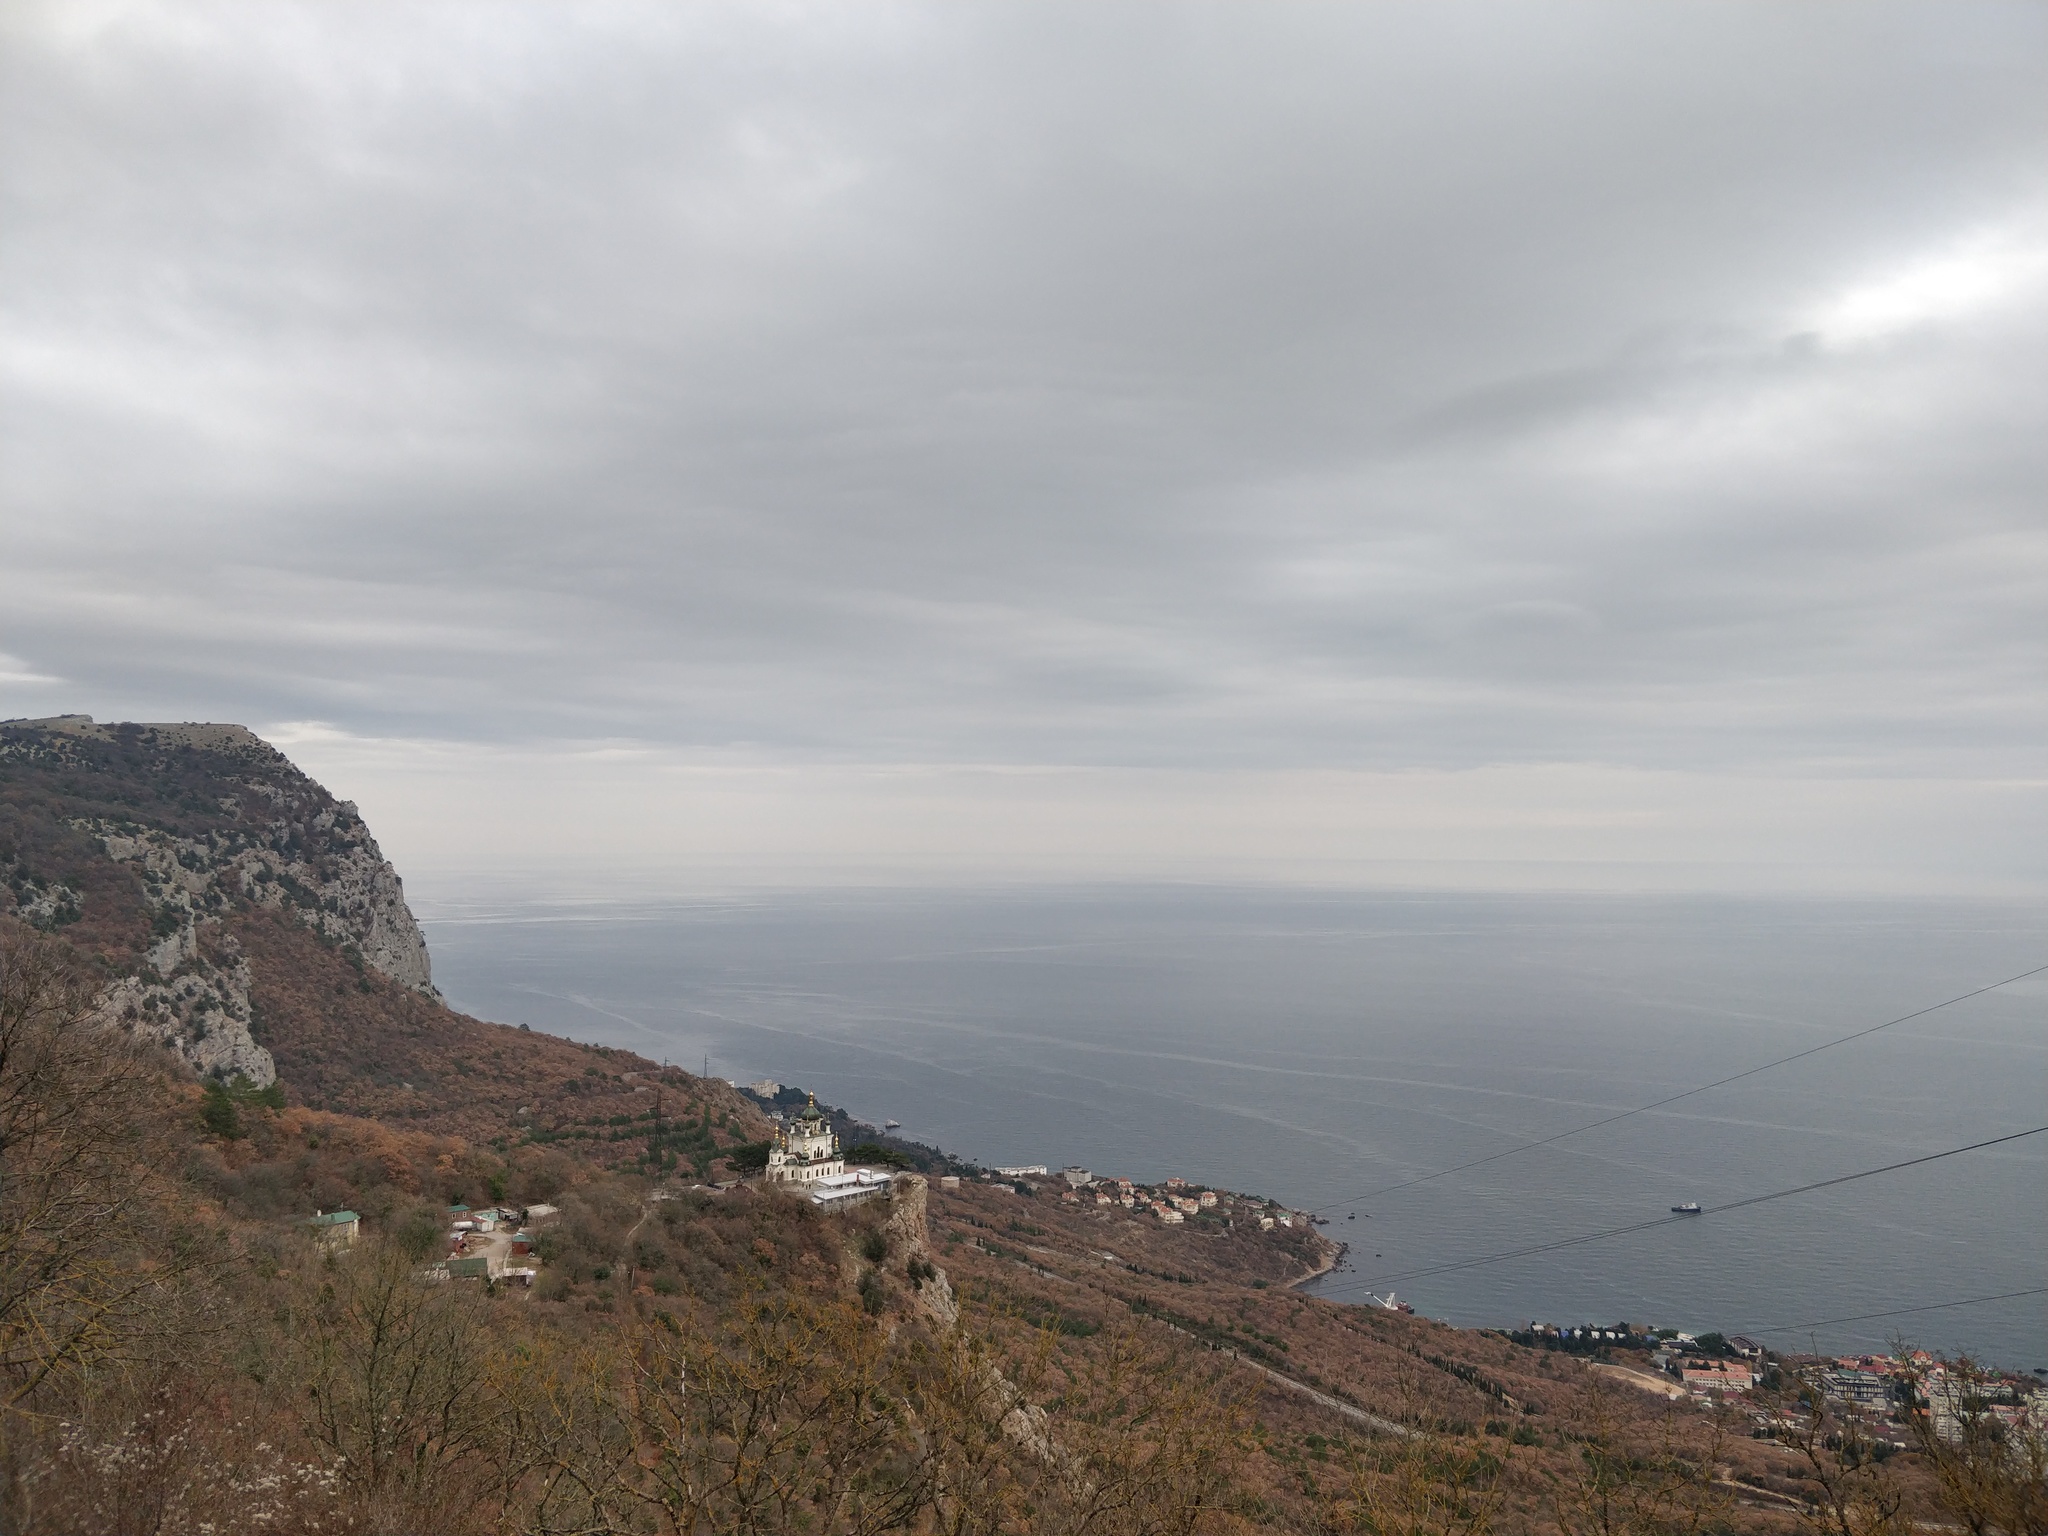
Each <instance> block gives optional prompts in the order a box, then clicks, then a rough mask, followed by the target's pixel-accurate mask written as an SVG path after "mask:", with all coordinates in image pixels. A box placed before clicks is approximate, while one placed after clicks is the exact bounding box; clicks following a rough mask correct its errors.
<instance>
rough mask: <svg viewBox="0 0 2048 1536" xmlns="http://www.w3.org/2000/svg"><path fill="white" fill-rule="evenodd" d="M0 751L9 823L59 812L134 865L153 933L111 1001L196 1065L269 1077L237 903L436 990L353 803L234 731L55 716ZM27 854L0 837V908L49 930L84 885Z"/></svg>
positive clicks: (390, 874) (133, 1023) (118, 1013)
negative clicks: (14, 788)
mask: <svg viewBox="0 0 2048 1536" xmlns="http://www.w3.org/2000/svg"><path fill="white" fill-rule="evenodd" d="M0 759H4V760H5V761H0V768H9V767H12V768H13V769H14V770H15V773H14V774H13V775H10V776H8V777H10V778H12V781H13V783H14V784H16V785H18V786H19V788H20V791H21V793H20V796H19V798H17V799H16V800H15V801H14V809H15V815H16V824H17V825H19V826H21V827H24V828H29V823H28V821H25V820H23V819H22V818H23V817H33V816H42V817H49V816H50V813H51V812H53V811H54V812H56V816H55V817H54V820H55V822H56V823H58V824H59V825H60V826H61V827H62V828H65V829H68V831H66V832H65V834H64V835H72V834H78V835H82V836H83V837H84V838H85V839H87V840H88V843H87V846H96V848H97V849H98V851H99V852H100V853H103V854H104V855H105V857H106V859H107V860H108V861H110V862H111V863H112V864H114V865H117V866H119V867H121V868H123V869H125V870H127V871H128V872H129V874H130V875H132V876H133V878H134V881H135V885H136V894H137V895H139V897H140V899H141V903H142V911H143V921H144V922H145V923H146V925H147V932H146V934H145V935H144V937H143V938H142V940H141V942H140V945H139V952H135V951H131V954H132V955H133V958H132V959H130V960H127V961H124V962H119V963H120V965H121V968H122V969H128V968H129V967H131V966H132V968H133V973H132V974H129V975H126V976H124V977H122V978H121V979H120V980H118V981H116V982H114V983H113V984H112V985H110V986H109V987H108V989H107V992H106V994H105V997H104V999H103V1002H104V1005H105V1007H106V1009H107V1011H108V1012H109V1013H110V1014H112V1015H113V1016H115V1017H117V1018H119V1019H121V1020H122V1021H123V1022H124V1023H126V1024H127V1025H129V1026H130V1027H131V1028H134V1029H137V1030H140V1031H142V1032H143V1033H145V1034H146V1035H148V1036H149V1037H150V1038H153V1039H156V1040H159V1041H161V1042H162V1043H163V1044H164V1045H166V1046H168V1047H170V1048H171V1049H173V1050H175V1051H176V1052H177V1053H178V1054H179V1055H181V1056H183V1057H184V1058H185V1059H186V1060H187V1061H189V1062H190V1063H191V1064H192V1066H193V1067H194V1068H195V1069H197V1070H198V1071H200V1072H202V1073H206V1074H209V1075H215V1076H222V1077H232V1076H235V1075H241V1076H244V1077H247V1078H249V1079H250V1080H251V1081H253V1082H256V1083H259V1084H268V1083H270V1082H271V1081H273V1080H274V1078H275V1076H276V1070H275V1067H274V1065H273V1064H272V1061H271V1058H270V1055H269V1053H268V1052H267V1051H266V1050H264V1048H263V1047H262V1046H261V1045H259V1044H258V1043H257V1041H256V1039H255V1037H254V1035H253V1034H252V1032H251V1023H252V1010H251V1005H250V984H249V968H248V965H247V963H246V962H245V961H244V960H243V959H242V957H241V954H240V950H239V948H238V946H237V945H236V944H235V942H234V940H233V939H232V938H231V937H230V936H229V935H228V934H227V932H226V929H225V928H224V926H223V924H222V919H223V917H225V916H227V915H228V914H230V913H233V912H237V911H246V910H248V909H249V908H251V907H255V908H270V909H273V910H276V911H280V912H283V913H286V914H288V915H289V916H291V917H294V918H296V919H297V920H298V921H299V922H302V923H304V924H305V925H306V926H307V927H308V928H310V929H312V930H313V931H314V932H315V933H317V934H319V935H320V937H321V938H322V939H324V940H326V941H327V942H328V943H329V944H331V945H334V946H336V947H338V948H340V949H341V950H342V951H344V952H345V953H346V954H347V955H348V956H349V957H350V959H351V961H352V962H353V963H355V964H356V965H357V966H358V967H359V968H363V967H367V968H368V969H369V970H373V971H376V972H378V973H379V974H381V975H384V976H386V977H389V978H390V979H391V980H392V981H395V982H397V983H398V984H399V985H401V986H404V987H409V988H411V989H412V990H414V991H416V992H418V993H420V994H422V995H423V996H426V997H429V998H436V999H438V997H439V994H438V993H437V992H436V991H435V990H434V983H433V972H432V967H431V964H430V962H429V960H428V957H427V944H426V939H425V938H424V937H423V936H422V935H421V933H420V928H419V924H418V923H417V922H416V921H415V920H414V919H413V915H412V911H411V909H410V908H409V907H407V905H406V902H405V890H404V887H403V885H402V884H401V883H400V882H399V878H398V874H397V872H396V871H395V870H394V869H393V868H392V867H391V865H390V863H389V862H388V861H386V859H385V858H384V855H383V853H382V851H381V850H380V849H379V848H378V847H377V842H376V839H375V838H373V837H372V836H371V835H370V831H369V828H368V827H366V826H364V825H363V820H362V817H361V815H360V814H359V813H358V812H357V810H356V807H355V806H353V805H352V804H350V803H349V802H347V801H345V800H336V799H335V798H334V797H333V796H332V795H330V794H329V793H328V792H327V791H326V790H324V789H322V788H321V787H320V786H319V785H318V784H316V783H314V782H313V780H311V779H309V778H307V777H306V776H305V775H304V774H303V773H301V772H300V771H299V770H298V769H297V768H296V767H294V766H293V765H292V763H291V762H290V761H289V760H288V759H287V758H285V757H284V755H283V754H282V753H280V752H278V751H276V750H275V749H274V748H272V747H271V746H269V745H268V744H267V743H265V742H263V741H262V740H260V739H259V738H258V737H257V736H255V735H254V734H253V733H252V732H250V731H248V730H246V729H244V728H243V727H241V726H238V725H205V724H182V725H99V724H96V723H95V722H94V721H93V720H91V719H90V718H89V717H87V716H83V715H64V716H58V717H55V718H53V719H50V720H39V721H23V722H12V723H10V724H9V725H7V726H4V727H0ZM131 807H132V808H133V809H132V810H131ZM45 824H46V825H48V824H49V823H48V822H46V823H45ZM29 830H31V831H32V828H29ZM0 841H4V840H0ZM16 841H17V842H20V841H21V839H19V838H17V839H16ZM44 842H45V844H46V845H48V846H55V845H53V844H48V839H47V838H45V839H44ZM52 856H53V855H49V854H48V853H47V852H46V853H45V854H43V855H40V856H39V857H43V858H45V859H47V858H49V857H52ZM33 862H34V860H33V859H31V858H30V857H29V855H28V854H26V853H22V852H18V851H17V852H14V853H10V850H9V849H8V848H7V847H4V846H0V886H4V890H0V909H4V908H6V907H11V908H12V910H13V912H14V913H15V915H16V916H18V917H19V918H21V919H22V920H23V921H25V922H28V923H30V924H32V925H33V926H36V927H38V928H43V929H45V930H47V931H55V930H58V929H61V928H65V927H67V926H69V925H72V924H76V923H78V922H79V921H80V919H81V918H82V917H84V916H86V915H87V912H86V909H87V907H88V906H89V905H90V901H89V899H88V898H87V897H86V896H85V895H84V894H83V892H82V889H81V887H80V883H79V882H78V880H77V879H76V878H75V876H74V877H71V878H68V879H55V878H50V877H49V876H48V874H47V873H46V872H45V871H42V870H39V869H37V868H32V867H30V865H31V863H33ZM123 884H125V882H123ZM94 899H98V898H94ZM124 899H126V898H124ZM131 910H132V909H131ZM108 958H109V959H110V960H113V959H115V957H114V956H111V955H110V956H108Z"/></svg>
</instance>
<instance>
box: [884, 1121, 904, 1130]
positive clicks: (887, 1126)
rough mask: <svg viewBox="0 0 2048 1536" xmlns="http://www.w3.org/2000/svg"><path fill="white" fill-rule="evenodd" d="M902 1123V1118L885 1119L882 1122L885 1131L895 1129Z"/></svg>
mask: <svg viewBox="0 0 2048 1536" xmlns="http://www.w3.org/2000/svg"><path fill="white" fill-rule="evenodd" d="M902 1123H903V1122H902V1121H901V1120H884V1121H883V1122H882V1129H883V1130H885V1131H893V1130H895V1129H896V1128H897V1127H898V1126H899V1125H901V1124H902Z"/></svg>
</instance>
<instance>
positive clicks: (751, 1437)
mask: <svg viewBox="0 0 2048 1536" xmlns="http://www.w3.org/2000/svg"><path fill="white" fill-rule="evenodd" d="M886 1346H887V1341H886V1338H885V1335H884V1334H883V1332H882V1331H881V1329H879V1328H878V1327H876V1326H875V1325H874V1324H873V1323H872V1322H871V1321H870V1320H869V1319H868V1318H867V1317H866V1316H865V1315H864V1314H863V1313H862V1312H861V1311H860V1309H859V1308H858V1307H857V1306H854V1305H851V1304H849V1303H846V1302H844V1301H824V1302H820V1301H814V1300H811V1299H809V1298H807V1297H804V1296H801V1295H796V1294H791V1293H782V1294H765V1293H762V1292H758V1291H757V1292H752V1293H749V1294H745V1295H742V1296H741V1297H740V1298H739V1300H738V1302H737V1303H736V1304H735V1305H734V1306H732V1307H731V1308H730V1309H729V1310H728V1311H727V1312H726V1313H725V1315H724V1316H722V1317H720V1318H717V1319H715V1320H705V1321H704V1322H703V1323H702V1324H701V1325H698V1326H686V1325H683V1324H680V1323H675V1322H674V1321H672V1320H670V1319H668V1318H667V1316H666V1314H662V1315H660V1316H659V1320H657V1321H656V1322H653V1323H651V1324H649V1325H648V1326H646V1327H644V1328H642V1329H641V1330H639V1332H638V1334H637V1336H636V1338H635V1341H634V1349H633V1354H632V1359H631V1370H630V1373H629V1374H628V1375H627V1376H626V1377H625V1378H624V1379H623V1380H622V1381H621V1382H620V1383H619V1386H618V1397H617V1404H618V1410H619V1412H620V1414H621V1416H622V1417H623V1419H624V1421H625V1422H626V1424H627V1425H628V1426H629V1428H630V1433H631V1438H630V1444H629V1446H628V1456H627V1459H626V1462H625V1464H624V1465H623V1466H622V1467H621V1477H620V1484H621V1486H622V1487H623V1488H624V1490H625V1491H626V1492H627V1493H628V1494H629V1495H631V1496H632V1497H633V1498H634V1499H635V1500H636V1501H638V1503H639V1504H640V1505H641V1506H642V1507H643V1509H644V1510H645V1511H646V1512H647V1513H651V1514H656V1515H658V1516H659V1517H660V1518H661V1519H662V1520H663V1521H664V1522H665V1528H667V1529H670V1530H674V1531H679V1532H696V1531H700V1530H705V1531H714V1530H715V1531H719V1532H730V1533H733V1536H756V1533H758V1536H780V1533H783V1532H794V1531H817V1532H830V1533H834V1536H868V1533H871V1532H881V1531H889V1530H900V1529H903V1528H905V1527H906V1526H907V1525H908V1524H909V1522H910V1521H911V1519H912V1518H913V1517H914V1515H915V1513H916V1512H917V1510H918V1509H919V1508H920V1507H921V1506H922V1504H923V1502H924V1491H925V1481H924V1476H923V1469H922V1467H921V1465H920V1461H919V1458H918V1456H917V1455H916V1454H915V1447H914V1445H913V1443H912V1441H911V1439H910V1437H909V1434H908V1432H907V1424H906V1419H905V1413H904V1408H903V1404H902V1401H901V1399H900V1397H899V1396H898V1395H897V1394H896V1393H895V1392H893V1391H891V1390H890V1386H891V1383H890V1382H889V1380H888V1372H887V1365H886V1361H885V1353H886Z"/></svg>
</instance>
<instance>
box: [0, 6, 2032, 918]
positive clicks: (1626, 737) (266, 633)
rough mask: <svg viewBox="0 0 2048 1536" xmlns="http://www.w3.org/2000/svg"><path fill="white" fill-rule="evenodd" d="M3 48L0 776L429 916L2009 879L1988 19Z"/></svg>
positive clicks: (2004, 399)
mask: <svg viewBox="0 0 2048 1536" xmlns="http://www.w3.org/2000/svg"><path fill="white" fill-rule="evenodd" d="M0 27H4V33H0V37H4V54H5V58H4V70H5V75H4V79H0V176H4V190H0V198H4V202H0V227H4V230H5V234H4V238H0V325H4V343H0V390H4V412H5V414H4V450H5V462H4V470H5V483H4V488H5V510H4V514H0V515H4V525H0V527H4V533H0V538H4V557H0V716H4V715H43V714H49V713H55V712H59V711H83V712H89V713H92V714H95V715H97V716H99V717H101V718H103V719H104V718H142V719H163V718H171V719H178V718H201V719H232V720H239V721H242V722H245V723H248V724H250V725H252V726H255V727H257V728H258V729H261V730H263V731H265V733H266V734H268V735H269V736H271V738H272V739H273V740H276V741H278V742H279V743H280V744H281V745H285V746H286V747H287V749H288V750H290V751H292V752H293V753H294V755H295V756H296V757H298V758H299V759H300V760H301V761H302V762H304V763H305V764H306V765H307V766H308V767H309V768H310V769H312V770H313V771H315V772H316V773H319V774H320V775H321V776H322V777H323V778H325V779H326V780H328V781H329V782H330V783H331V784H332V786H333V787H334V788H335V789H336V790H337V792H339V793H343V794H353V795H354V796H355V798H357V799H358V800H359V801H361V802H362V804H363V806H364V809H365V812H366V813H367V814H369V815H370V817H371V821H372V825H373V827H374V828H375V829H377V830H378V831H379V832H380V833H381V834H382V835H383V837H384V841H385V843H386V844H387V849H388V851H390V852H392V853H393V854H394V856H396V857H397V858H398V860H399V862H400V865H401V868H402V869H406V868H408V867H409V868H411V869H415V870H426V871H429V872H430V873H429V875H428V877H427V878H430V879H433V880H440V881H442V882H443V885H442V886H441V887H440V888H441V889H444V890H448V891H453V890H455V889H457V888H458V887H459V886H460V884H461V879H462V878H463V874H462V872H463V871H470V872H472V873H474V872H477V871H484V870H489V869H495V870H499V871H503V870H509V869H512V868H515V867H519V868H540V867H541V866H543V865H545V866H547V867H548V868H550V869H553V870H555V871H557V873H560V872H563V871H572V870H576V871H581V873H582V874H583V875H586V876H591V877H592V878H599V877H602V876H603V875H604V872H605V871H607V870H623V869H626V868H629V867H630V868H632V869H634V870H637V871H640V872H641V873H642V874H647V875H649V876H650V878H661V877H663V872H664V871H666V872H669V873H670V874H676V873H677V872H686V871H691V870H715V871H719V872H722V873H721V878H748V877H750V875H751V876H758V877H759V878H762V879H768V880H781V879H797V878H848V877H856V876H857V877H862V878H866V877H876V878H885V877H891V876H904V875H910V876H917V877H923V876H931V875H938V874H944V875H946V876H947V877H949V878H951V877H958V876H960V875H963V874H966V875H977V876H980V875H989V876H1003V875H1028V876H1030V877H1032V878H1067V877H1081V876H1104V875H1107V876H1116V877H1139V878H1148V877H1155V876H1161V875H1165V876H1173V877H1189V876H1192V877H1202V878H1209V877H1232V876H1237V875H1245V874H1257V875H1259V876H1260V877H1262V878H1265V877H1272V878H1319V879H1326V878H1354V877H1356V878H1366V877H1369V876H1370V877H1375V878H1378V877H1385V878H1399V879H1404V880H1405V879H1423V880H1444V881H1449V882H1450V883H1454V884H1455V883H1460V882H1461V881H1478V882H1480V883H1486V882H1494V883H1498V882H1500V881H1502V880H1508V881H1510V882H1512V881H1515V880H1521V879H1525V878H1526V879H1530V880H1534V881H1535V883H1539V884H1540V883H1545V882H1550V883H1558V882H1561V883H1566V884H1572V883H1585V882H1588V881H1590V882H1591V883H1594V884H1599V883H1601V882H1603V881H1605V882H1610V883H1611V882H1612V881H1614V880H1620V881H1621V882H1622V883H1624V884H1626V883H1630V882H1634V881H1639V880H1651V881H1652V883H1655V882H1658V881H1661V882H1664V883H1676V884H1678V885H1681V886H1683V885H1685V884H1687V883H1688V882H1694V883H1698V882H1704V883H1705V884H1708V885H1726V884H1729V883H1731V882H1732V883H1734V884H1737V885H1741V884H1744V883H1746V882H1747V883H1755V884H1760V885H1765V886H1771V885H1778V884H1784V883H1787V882H1789V883H1791V884H1794V885H1802V884H1803V885H1817V886H1826V887H1829V888H1844V889H1856V888H1863V887H1866V886H1867V887H1868V888H1871V889H1877V888H1885V889H1926V890H1935V889H1942V890H1984V891H1990V890H2010V889H2017V888H2021V887H2024V886H2027V885H2029V884H2036V885H2037V884H2038V880H2037V877H2038V876H2039V874H2040V871H2041V869H2042V867H2043V860H2042V852H2043V846H2042V838H2043V831H2044V816H2043V805H2044V798H2048V797H2044V794H2043V789H2042V780H2043V772H2042V768H2043V763H2044V761H2048V758H2044V748H2048V741H2044V734H2048V733H2044V729H2043V727H2044V724H2048V709H2044V702H2048V701H2044V690H2043V669H2042V661H2043V645H2042V636H2043V633H2044V624H2043V619H2044V610H2048V603H2044V597H2048V530H2044V523H2043V497H2042V493H2043V490H2044V474H2043V467H2044V466H2043V444H2044V441H2048V434H2044V432H2043V421H2044V406H2048V398H2044V397H2048V388H2044V377H2043V373H2044V363H2043V360H2044V358H2048V153H2044V151H2048V142H2044V141H2048V114H2044V113H2043V111H2042V108H2041V104H2042V102H2043V101H2048V8H2044V7H2042V6H2040V5H2038V4H2020V5H1979V4H1968V3H1963V4H1957V3H1941V4H1923V5H1910V6H1887V5H1882V4H1874V3H1866V4H1858V5H1833V6H1814V5H1783V4H1769V5H1740V4H1731V3H1724V0H1714V3H1709V4H1694V5H1685V4H1676V3H1674V4H1666V5H1658V6H1642V5H1637V4H1634V3H1616V4H1611V5H1592V6H1574V5H1565V4H1545V5H1526V4H1515V5H1459V4H1429V5H1422V4H1413V5H1395V4H1386V5H1344V6H1337V5H1308V4H1282V5H1267V4H1249V3H1247V4H1239V5H1202V4H1184V3H1174V4H1167V3H1156V4H1143V5H1129V4H1114V3H1111V4H1103V3H1095V0H1091V3H1087V4H1071V5H1063V4H1053V3H1033V4H1028V5H997V4H973V5H959V4H932V5H927V6H888V5H882V4H855V5H849V4H838V3H836V4H826V5H819V6H816V7H807V6H802V5H773V4H766V3H760V0H754V3H748V4H743V5H734V6H730V7H721V6H715V5H701V6H676V5H670V4H665V3H664V4H655V5H648V6H612V5H601V4H574V5H571V4H566V3H564V4H559V5H548V6H537V5H517V4H508V3H504V0H489V3H478V4H468V5H464V4H432V3H428V4H420V3H406V4H403V5H391V6H378V5H374V4H363V3H349V4H338V3H322V4H310V5H293V4H289V3H264V4H254V3H251V4H243V5H230V6H208V5H205V4H196V3H192V0H178V3H176V4H168V5H147V4H137V5H128V4H95V3H90V0H64V3H61V4H49V5H35V4H28V3H20V0H17V3H14V4H10V5H8V6H6V7H5V8H4V10H0ZM1538 866H1541V867H1542V868H1543V869H1544V870H1546V871H1547V873H1541V874H1540V875H1528V874H1527V873H1526V870H1527V869H1529V868H1535V867H1538ZM1653 867H1654V869H1656V870H1658V871H1661V873H1658V874H1656V875H1655V876H1654V879H1653V877H1652V876H1651V875H1650V874H1648V873H1646V872H1647V871H1649V870H1651V869H1652V868H1653ZM1708 867H1712V868H1713V869H1715V870H1717V871H1718V873H1714V874H1711V875H1705V874H1701V873H1700V871H1701V870H1703V869H1706V868H1708ZM1615 869H1619V870H1621V871H1622V873H1620V874H1618V875H1617V874H1614V873H1613V872H1612V871H1613V870H1615ZM1515 870H1523V871H1524V873H1523V874H1516V873H1514V871H1515ZM1375 871H1377V875H1375V874H1374V872H1375ZM1461 871H1462V873H1461ZM1601 871H1606V873H1601ZM1631 871H1633V872H1631ZM1687 871H1691V873H1687Z"/></svg>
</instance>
